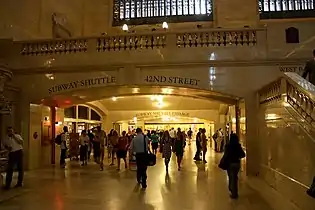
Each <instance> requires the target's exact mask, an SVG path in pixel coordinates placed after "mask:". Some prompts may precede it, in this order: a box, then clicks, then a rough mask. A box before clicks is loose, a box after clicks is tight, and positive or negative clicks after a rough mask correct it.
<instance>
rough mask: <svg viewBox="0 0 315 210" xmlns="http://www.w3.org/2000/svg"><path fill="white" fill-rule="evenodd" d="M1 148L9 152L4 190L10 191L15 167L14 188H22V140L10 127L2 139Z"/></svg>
mask: <svg viewBox="0 0 315 210" xmlns="http://www.w3.org/2000/svg"><path fill="white" fill-rule="evenodd" d="M3 146H4V148H5V149H7V150H8V151H9V162H8V168H7V172H6V183H5V189H10V186H11V182H12V176H13V169H14V166H15V165H16V166H17V170H18V172H19V175H18V182H17V184H16V185H15V187H22V184H23V175H24V171H23V139H22V137H21V136H20V135H19V134H15V133H14V130H13V128H12V127H8V128H7V136H6V137H5V139H4V142H3Z"/></svg>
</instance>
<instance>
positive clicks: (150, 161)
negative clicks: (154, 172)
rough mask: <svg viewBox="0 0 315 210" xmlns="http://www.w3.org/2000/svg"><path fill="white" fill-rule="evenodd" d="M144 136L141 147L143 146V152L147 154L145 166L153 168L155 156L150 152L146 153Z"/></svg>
mask: <svg viewBox="0 0 315 210" xmlns="http://www.w3.org/2000/svg"><path fill="white" fill-rule="evenodd" d="M145 137H146V136H145V135H143V146H144V152H145V153H146V154H147V166H154V165H155V164H156V156H155V154H153V153H151V151H150V150H148V151H147V147H146V143H147V142H146V140H145Z"/></svg>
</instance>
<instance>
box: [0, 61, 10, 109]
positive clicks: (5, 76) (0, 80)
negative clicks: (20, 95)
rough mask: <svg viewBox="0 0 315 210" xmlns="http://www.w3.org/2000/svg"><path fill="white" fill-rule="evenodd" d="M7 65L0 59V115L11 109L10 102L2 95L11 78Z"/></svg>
mask: <svg viewBox="0 0 315 210" xmlns="http://www.w3.org/2000/svg"><path fill="white" fill-rule="evenodd" d="M12 75H13V74H12V72H11V70H10V69H9V67H8V66H7V65H6V64H4V63H2V62H1V61H0V115H3V114H10V113H11V110H12V104H11V102H10V101H9V100H8V99H7V98H6V97H5V96H4V88H5V85H6V83H7V82H8V81H10V80H11V78H12Z"/></svg>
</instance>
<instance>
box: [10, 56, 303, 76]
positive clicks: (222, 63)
mask: <svg viewBox="0 0 315 210" xmlns="http://www.w3.org/2000/svg"><path fill="white" fill-rule="evenodd" d="M306 61H307V59H265V60H263V59H261V60H237V61H234V60H219V61H195V62H160V63H147V64H146V63H128V64H117V65H80V66H63V67H62V66H60V67H51V68H47V67H39V68H23V69H11V70H12V72H13V73H14V74H15V75H26V74H27V75H29V74H43V73H71V72H86V71H115V70H117V69H119V68H123V67H125V66H127V65H128V66H130V65H133V66H135V67H137V68H159V69H163V68H170V67H173V68H192V67H206V66H209V67H210V66H211V67H248V66H279V65H282V66H284V65H288V66H289V65H291V66H292V65H296V66H297V65H304V64H305V62H306Z"/></svg>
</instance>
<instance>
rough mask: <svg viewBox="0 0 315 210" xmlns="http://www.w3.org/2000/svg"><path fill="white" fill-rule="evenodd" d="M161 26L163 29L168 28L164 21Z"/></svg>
mask: <svg viewBox="0 0 315 210" xmlns="http://www.w3.org/2000/svg"><path fill="white" fill-rule="evenodd" d="M162 28H163V29H168V24H167V22H165V21H164V22H163V23H162Z"/></svg>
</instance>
